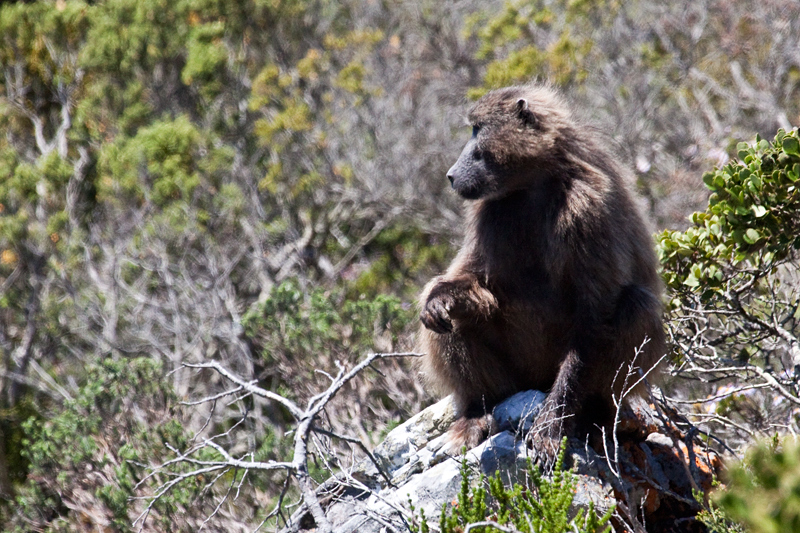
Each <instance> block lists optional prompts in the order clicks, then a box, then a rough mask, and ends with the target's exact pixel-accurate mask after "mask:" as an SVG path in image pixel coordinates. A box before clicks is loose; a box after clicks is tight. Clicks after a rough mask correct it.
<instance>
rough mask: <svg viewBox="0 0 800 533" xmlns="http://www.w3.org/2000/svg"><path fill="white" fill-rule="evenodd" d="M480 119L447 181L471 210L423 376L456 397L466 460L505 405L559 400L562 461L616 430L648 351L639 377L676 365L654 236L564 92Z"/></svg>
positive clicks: (498, 100)
mask: <svg viewBox="0 0 800 533" xmlns="http://www.w3.org/2000/svg"><path fill="white" fill-rule="evenodd" d="M469 119H470V122H471V123H472V125H473V126H474V127H476V128H475V129H474V131H475V132H476V135H474V136H473V138H472V139H471V140H470V141H469V142H468V143H467V146H466V147H465V148H464V151H463V152H462V153H461V156H460V157H459V159H458V161H457V162H456V164H455V165H453V167H452V168H451V169H450V171H449V172H448V178H450V180H451V182H452V184H453V188H454V189H455V190H456V192H458V193H459V194H460V195H461V196H462V197H464V198H465V199H467V200H469V201H468V202H467V206H466V208H467V222H466V235H465V241H464V245H463V247H462V248H461V250H460V252H459V253H458V255H457V257H456V258H455V259H454V260H453V263H452V264H451V265H450V267H449V268H448V270H447V272H446V273H445V274H444V275H442V276H438V277H436V278H434V279H433V280H431V281H430V282H429V283H428V284H427V286H426V287H425V289H424V291H423V292H422V295H421V297H420V303H421V304H422V310H421V314H420V319H421V320H422V323H423V326H424V327H422V328H421V329H420V333H419V337H418V338H419V349H420V350H421V351H422V352H424V353H425V354H426V356H425V357H424V359H423V363H422V371H423V374H424V376H425V378H426V379H427V380H428V382H429V383H431V384H432V385H434V386H435V387H436V388H437V389H438V390H439V391H440V392H442V393H453V394H454V395H455V399H456V403H457V409H458V414H459V416H460V420H458V421H457V422H456V424H455V425H454V427H453V430H451V433H450V437H451V449H454V450H457V449H459V448H460V447H461V446H462V445H467V446H470V447H471V446H474V445H475V444H477V443H478V442H479V441H480V440H482V439H483V438H485V437H486V435H487V434H488V433H490V432H491V431H492V430H493V429H492V423H491V421H490V420H489V419H488V418H487V417H486V416H485V415H486V413H489V412H491V409H492V408H493V407H494V405H496V404H497V403H498V402H499V401H501V400H503V399H504V398H506V397H508V396H510V395H511V394H513V393H515V392H518V391H521V390H527V389H538V390H542V391H549V394H548V399H547V401H546V403H545V408H544V409H543V410H542V411H541V412H540V414H539V415H538V418H537V421H536V427H537V428H538V432H537V433H536V434H535V435H533V436H532V439H533V441H534V443H533V444H534V446H538V447H539V448H540V449H539V450H538V453H541V454H544V455H545V456H549V457H551V456H552V454H553V453H554V445H555V443H556V442H557V439H559V438H560V437H561V436H563V435H572V436H585V435H586V434H588V433H589V432H590V431H592V430H593V428H597V427H598V426H603V425H607V424H608V423H609V422H610V421H611V420H612V418H613V414H614V405H613V403H612V394H616V395H619V393H620V383H621V381H622V380H621V379H618V380H616V381H617V383H616V384H615V383H614V382H615V375H616V374H617V372H618V371H619V369H620V368H622V367H623V366H627V364H629V363H630V362H632V361H633V360H634V357H635V354H636V350H637V348H638V347H639V346H640V345H641V344H642V343H643V342H644V340H645V338H648V339H649V342H648V343H647V344H646V345H645V348H644V350H643V352H642V353H641V354H639V356H638V357H636V364H637V365H638V366H639V367H640V368H642V369H645V370H647V369H649V368H651V367H652V366H653V365H654V364H655V362H656V361H657V360H658V359H659V358H660V357H661V355H663V353H664V333H663V327H662V323H661V305H660V302H659V294H660V290H661V288H660V283H659V278H658V275H657V273H656V258H655V254H654V252H653V246H652V240H651V237H650V230H649V228H648V225H647V224H646V223H645V221H644V218H643V216H642V215H641V213H640V210H639V207H638V205H637V202H636V200H635V196H634V194H633V192H632V189H631V186H630V185H629V184H628V177H627V176H625V175H624V174H623V172H622V171H621V170H620V169H619V168H618V166H617V164H616V162H615V161H614V159H613V157H612V156H611V155H610V154H609V153H608V152H607V151H606V150H605V148H604V147H603V145H602V144H601V143H600V142H599V141H597V140H596V139H595V138H594V136H593V135H592V134H591V133H590V131H589V130H588V129H587V128H585V127H583V126H581V125H580V124H579V123H578V122H576V121H575V120H574V119H573V118H572V117H571V116H570V113H569V111H568V109H567V107H566V106H565V105H564V103H562V101H561V99H560V98H559V97H558V95H557V94H556V93H555V92H554V91H552V90H551V89H549V88H547V87H542V86H522V87H509V88H506V89H500V90H497V91H493V92H491V93H489V94H487V95H486V96H484V97H483V98H482V99H481V100H480V101H478V102H477V103H476V104H475V105H474V107H473V108H472V110H471V111H470V113H469ZM623 375H624V369H623Z"/></svg>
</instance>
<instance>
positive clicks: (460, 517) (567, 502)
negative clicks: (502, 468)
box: [410, 439, 614, 533]
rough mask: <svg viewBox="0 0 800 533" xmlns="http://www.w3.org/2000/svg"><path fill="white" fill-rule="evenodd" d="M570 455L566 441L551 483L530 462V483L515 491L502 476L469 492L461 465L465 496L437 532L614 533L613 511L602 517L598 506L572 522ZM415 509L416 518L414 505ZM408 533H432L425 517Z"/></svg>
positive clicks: (581, 511) (442, 519)
mask: <svg viewBox="0 0 800 533" xmlns="http://www.w3.org/2000/svg"><path fill="white" fill-rule="evenodd" d="M566 450H567V439H564V440H563V441H562V442H561V448H560V451H559V455H558V459H557V460H556V463H555V466H554V468H553V472H552V474H551V476H549V478H545V477H543V476H542V474H541V473H540V472H539V468H538V467H537V466H534V465H533V463H532V462H531V461H530V460H529V461H528V469H527V471H526V475H527V481H526V482H521V483H514V484H513V486H511V487H506V486H505V485H504V483H503V479H502V476H501V475H500V472H495V474H494V476H492V477H490V478H489V479H488V480H487V481H488V482H487V483H484V477H483V475H481V476H480V479H479V480H478V482H477V485H476V486H474V487H471V484H470V479H469V467H468V465H467V459H466V455H465V456H464V458H463V459H462V462H461V490H460V491H459V493H458V499H457V502H456V503H454V505H453V507H452V508H448V505H447V504H445V505H443V506H442V514H441V517H440V519H439V531H441V532H442V533H457V532H459V531H466V527H467V526H468V525H470V524H476V526H475V527H473V528H472V529H471V530H470V531H475V532H476V533H486V532H489V531H493V530H501V531H504V530H506V529H507V528H509V527H510V528H512V530H513V531H519V532H521V533H564V532H567V531H576V532H579V533H610V532H611V530H612V529H611V526H610V525H607V523H608V521H609V520H610V519H611V515H612V513H613V512H614V509H613V508H611V509H609V510H608V511H606V513H605V514H604V515H603V516H602V517H598V516H597V514H596V513H595V510H594V505H593V504H592V503H589V507H588V508H587V509H578V510H577V512H576V513H574V516H572V515H571V511H573V509H572V502H573V499H574V497H575V487H576V483H577V481H576V480H577V477H576V475H575V474H574V473H573V472H572V471H570V470H565V469H564V454H565V453H566ZM487 485H488V491H487V488H486V486H487ZM411 509H412V512H413V511H414V507H413V505H412V506H411ZM480 524H484V525H480ZM410 529H411V531H412V532H413V533H425V532H427V531H430V527H429V526H428V521H427V518H426V517H425V515H424V513H420V516H419V519H418V523H417V522H414V523H412V524H411V526H410Z"/></svg>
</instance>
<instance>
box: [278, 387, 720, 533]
mask: <svg viewBox="0 0 800 533" xmlns="http://www.w3.org/2000/svg"><path fill="white" fill-rule="evenodd" d="M543 399H544V394H542V393H541V392H538V391H527V392H522V393H519V394H517V395H515V396H513V397H511V398H509V399H508V400H506V401H505V402H504V403H502V404H501V405H499V406H497V407H496V408H495V410H494V416H495V418H496V420H497V423H498V426H499V428H500V432H499V433H497V434H496V435H494V436H492V437H491V438H489V439H488V440H487V441H485V442H484V443H482V444H481V445H479V446H477V447H476V448H474V449H472V450H468V451H467V453H466V460H467V464H468V467H469V468H470V470H471V471H473V472H474V473H475V474H477V473H479V472H482V473H484V474H487V475H493V474H494V472H496V471H499V472H501V474H502V476H503V478H504V479H505V480H506V481H507V482H508V483H513V482H515V481H519V480H520V479H521V477H522V475H523V474H524V472H525V471H526V468H527V464H528V461H527V456H528V449H527V447H526V446H525V439H524V437H523V436H524V435H525V434H526V432H527V430H528V429H530V425H531V423H532V420H533V418H534V415H535V414H536V412H537V410H538V408H539V406H540V405H541V403H542V401H543ZM453 419H454V412H453V405H452V402H451V400H450V399H449V398H446V399H444V400H442V401H440V402H439V403H437V404H435V405H433V406H431V407H429V408H428V409H426V410H424V411H422V412H421V413H419V414H417V415H416V416H414V417H413V418H411V419H410V420H408V421H407V422H405V423H404V424H402V425H401V426H399V427H397V428H395V429H394V430H393V431H391V432H390V433H389V435H387V437H386V439H385V440H384V441H383V442H382V443H381V444H380V445H379V446H378V447H377V448H376V449H375V450H374V452H373V453H372V457H371V458H370V459H369V460H364V461H362V462H361V463H359V464H358V465H357V466H356V467H355V468H354V469H352V470H351V471H348V472H342V473H340V474H338V475H337V476H335V477H334V478H331V479H330V480H328V481H327V482H326V483H324V484H323V486H322V487H320V490H319V497H320V500H321V501H323V502H324V506H325V513H326V516H327V518H328V520H329V521H330V523H331V524H332V526H333V529H334V531H335V532H336V533H353V532H358V533H372V532H375V533H378V532H379V531H404V530H406V529H407V526H406V520H408V518H409V517H410V513H409V508H410V504H411V505H413V506H414V507H415V509H416V510H417V513H419V512H420V511H421V512H424V513H425V516H427V517H429V519H430V520H431V521H432V522H436V520H437V519H438V516H439V514H440V512H441V509H442V505H443V504H450V503H451V502H453V500H454V499H455V497H456V495H457V494H458V491H459V488H460V483H461V473H460V472H461V471H460V469H461V461H462V457H460V456H451V455H449V454H448V453H446V452H445V451H444V450H445V448H446V447H445V446H444V438H445V435H444V433H445V431H446V430H447V428H448V427H449V425H450V424H451V423H452V421H453ZM616 434H617V444H618V445H617V447H616V453H615V452H613V451H612V452H611V453H610V454H609V455H611V456H612V457H610V458H606V457H604V456H603V455H601V454H599V453H597V451H595V450H593V449H592V448H591V447H589V446H588V445H587V444H586V443H582V442H579V441H577V440H575V441H571V442H569V444H568V448H567V461H568V462H569V464H570V465H571V466H572V468H573V469H574V471H575V472H576V474H577V476H578V489H577V492H576V495H575V499H574V505H577V506H587V505H588V504H589V502H590V501H591V502H593V503H594V506H595V509H597V510H598V511H599V512H604V511H606V510H607V509H609V508H610V507H611V506H616V515H617V516H616V518H615V520H616V523H615V526H616V527H617V528H618V529H619V530H625V525H624V524H626V523H627V524H631V523H634V522H638V524H639V525H644V526H645V527H646V530H647V531H649V532H679V531H680V532H686V531H704V528H703V526H702V525H701V524H700V523H699V522H697V521H696V520H694V518H693V517H694V516H695V515H696V514H697V512H698V511H699V509H700V506H699V505H698V503H697V502H696V501H695V499H694V497H693V495H692V490H693V489H696V490H699V491H702V492H706V491H708V490H709V489H710V487H711V483H712V479H713V477H714V476H715V474H716V473H717V472H718V470H719V468H720V466H721V465H720V459H719V457H718V455H717V454H716V453H715V452H713V451H712V450H710V449H708V447H707V446H706V445H705V444H703V442H702V441H701V440H700V439H699V438H698V434H697V430H696V429H695V428H694V427H693V426H691V425H690V424H689V423H688V422H686V420H685V419H683V418H682V417H680V416H679V415H678V414H677V413H675V412H674V411H672V410H670V409H667V408H665V407H664V406H659V405H655V404H648V403H646V402H644V401H636V402H634V403H633V404H632V405H631V406H629V407H628V408H626V409H625V411H624V412H623V413H621V418H620V423H619V424H618V426H617V432H616ZM612 447H613V446H612ZM472 477H473V479H474V480H477V479H478V477H479V476H477V475H475V476H472ZM314 527H315V524H314V522H313V519H311V516H310V514H309V513H307V511H305V510H303V509H301V510H300V511H298V512H297V513H295V515H294V516H293V517H292V519H291V522H290V524H289V529H291V530H303V529H313V528H314Z"/></svg>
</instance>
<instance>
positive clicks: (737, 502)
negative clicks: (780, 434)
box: [714, 437, 800, 533]
mask: <svg viewBox="0 0 800 533" xmlns="http://www.w3.org/2000/svg"><path fill="white" fill-rule="evenodd" d="M727 478H728V485H727V488H726V489H725V490H721V491H718V492H717V493H715V495H714V499H715V500H716V501H717V504H718V505H719V508H720V509H722V510H723V511H724V512H725V513H726V514H727V515H729V516H730V517H732V518H734V519H736V520H737V521H739V522H741V523H742V524H743V525H744V526H745V529H746V530H747V531H751V532H753V533H778V532H781V531H797V529H798V527H800V501H798V499H799V498H800V444H798V442H797V441H796V440H795V439H794V438H791V437H788V438H786V439H783V440H782V441H779V440H777V439H774V440H772V441H762V442H760V443H758V444H757V445H755V446H753V447H751V448H750V449H749V450H748V451H747V454H746V455H745V458H744V460H743V461H742V462H740V463H737V464H734V465H731V466H730V467H729V468H728V472H727ZM742 530H743V529H735V528H732V529H731V530H730V531H742ZM720 531H724V530H720Z"/></svg>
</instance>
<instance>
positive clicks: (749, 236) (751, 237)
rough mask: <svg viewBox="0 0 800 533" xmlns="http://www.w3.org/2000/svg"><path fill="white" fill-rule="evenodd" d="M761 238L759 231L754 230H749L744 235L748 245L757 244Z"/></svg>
mask: <svg viewBox="0 0 800 533" xmlns="http://www.w3.org/2000/svg"><path fill="white" fill-rule="evenodd" d="M760 238H761V234H760V233H758V231H756V230H754V229H753V228H750V229H748V230H747V231H746V232H745V233H744V240H745V241H746V242H747V243H748V244H755V242H756V241H757V240H758V239H760Z"/></svg>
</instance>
